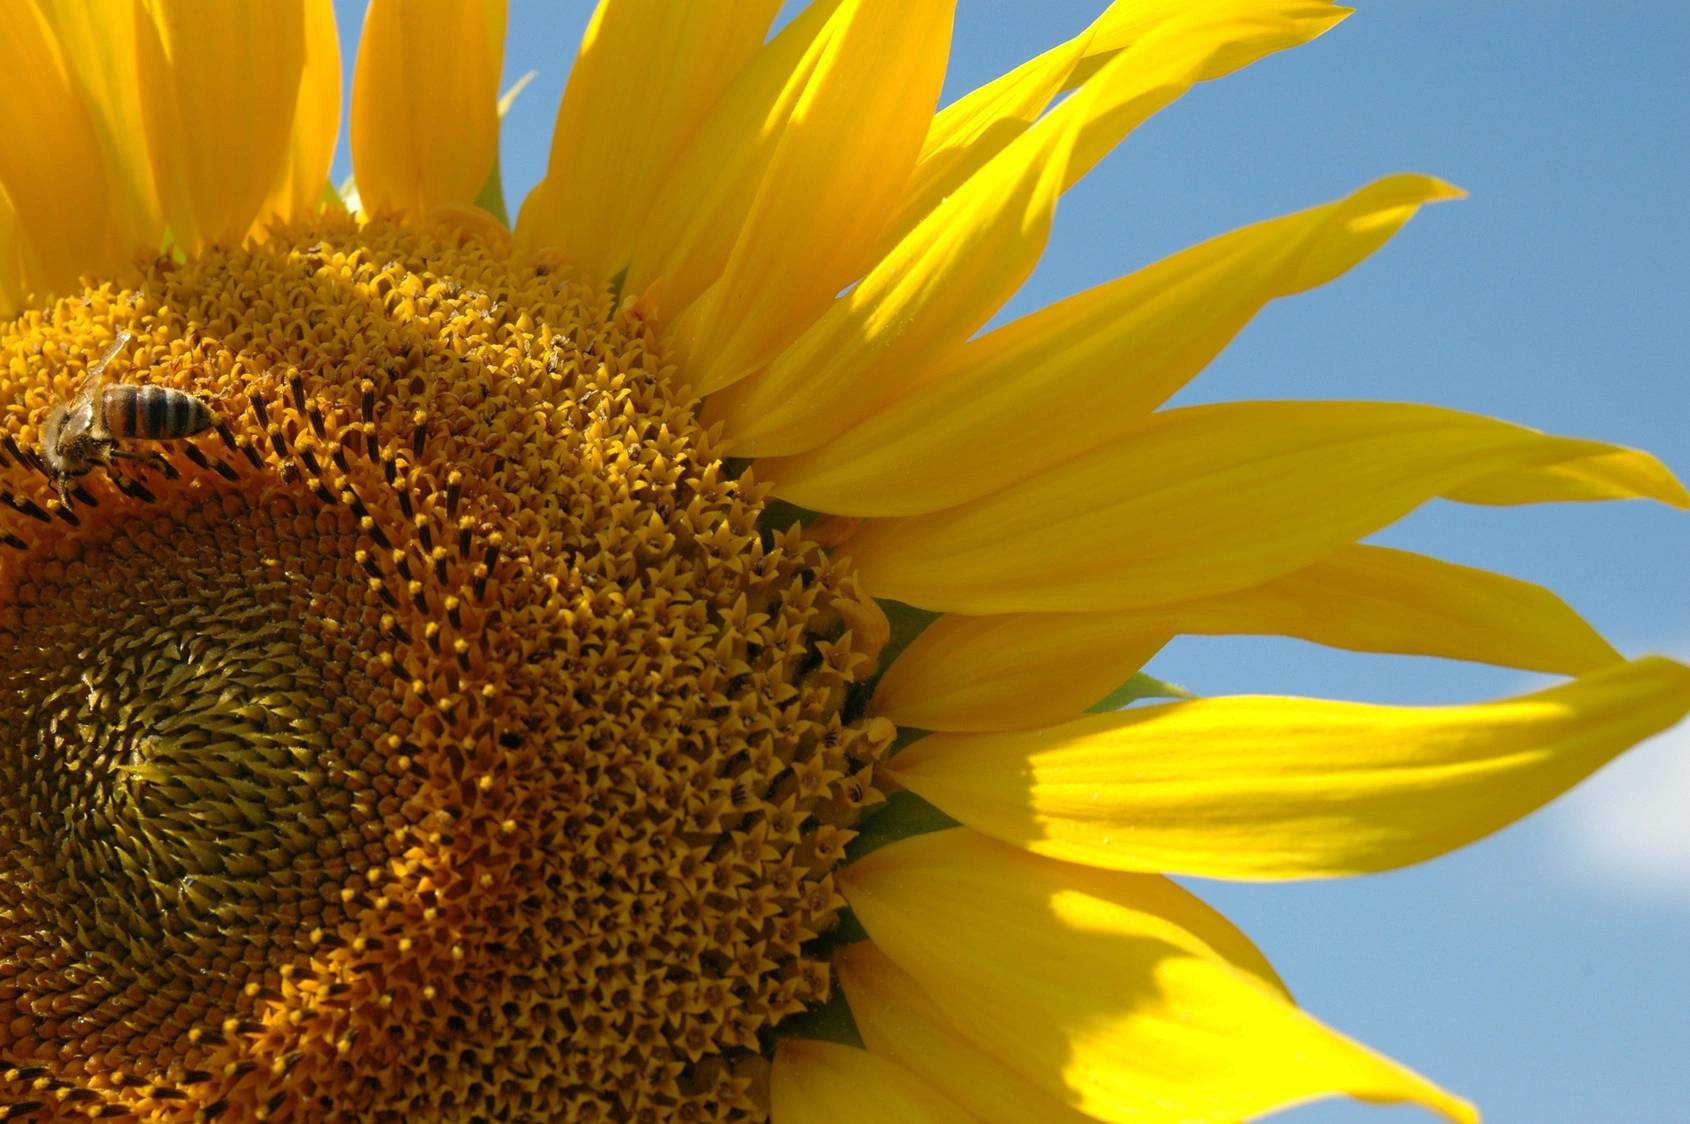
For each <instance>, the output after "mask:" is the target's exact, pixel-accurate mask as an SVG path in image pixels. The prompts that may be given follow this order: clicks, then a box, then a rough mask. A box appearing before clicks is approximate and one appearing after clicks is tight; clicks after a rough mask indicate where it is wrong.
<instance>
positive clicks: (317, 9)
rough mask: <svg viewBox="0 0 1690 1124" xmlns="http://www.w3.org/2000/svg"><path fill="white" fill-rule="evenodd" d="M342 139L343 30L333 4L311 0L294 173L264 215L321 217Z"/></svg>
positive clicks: (307, 12) (276, 192) (292, 165)
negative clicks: (337, 23) (319, 212)
mask: <svg viewBox="0 0 1690 1124" xmlns="http://www.w3.org/2000/svg"><path fill="white" fill-rule="evenodd" d="M339 136H340V32H339V30H338V29H337V28H336V27H335V19H334V4H333V2H332V0H306V5H305V69H304V71H303V72H302V73H301V74H300V78H299V102H298V105H297V106H295V108H294V115H293V130H292V144H291V149H290V151H289V154H288V173H287V176H286V178H285V179H284V181H283V182H282V183H280V184H279V185H277V187H276V189H275V190H274V191H272V192H271V194H270V198H269V199H268V200H266V201H265V204H264V206H263V208H262V212H263V214H265V215H267V216H268V215H275V216H279V217H280V218H282V219H284V220H291V219H298V218H303V217H305V216H307V215H310V214H313V213H315V211H316V210H317V206H318V203H319V202H320V201H321V199H322V196H323V186H324V185H325V184H327V183H328V182H329V165H330V164H332V163H333V162H334V148H335V141H336V140H337V139H338V138H339Z"/></svg>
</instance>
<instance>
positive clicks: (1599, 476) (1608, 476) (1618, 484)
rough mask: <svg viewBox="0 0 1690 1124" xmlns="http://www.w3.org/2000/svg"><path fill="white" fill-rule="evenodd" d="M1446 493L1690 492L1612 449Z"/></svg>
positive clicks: (1687, 500)
mask: <svg viewBox="0 0 1690 1124" xmlns="http://www.w3.org/2000/svg"><path fill="white" fill-rule="evenodd" d="M1446 495H1447V496H1448V497H1449V498H1450V499H1452V500H1460V501H1461V502H1462V503H1481V504H1496V505H1508V504H1520V503H1557V502H1562V503H1565V502H1574V503H1577V502H1589V501H1592V500H1631V499H1648V500H1659V501H1660V502H1661V503H1664V504H1667V505H1669V506H1671V507H1678V508H1690V492H1687V491H1685V489H1684V485H1683V484H1680V483H1679V482H1678V478H1677V477H1675V476H1673V474H1672V470H1671V469H1669V468H1667V466H1666V465H1664V464H1662V463H1661V462H1660V461H1658V460H1656V459H1655V458H1654V457H1652V456H1650V455H1649V454H1648V453H1644V452H1640V451H1638V450H1636V449H1616V450H1614V451H1612V452H1607V453H1603V454H1601V455H1598V456H1594V457H1586V458H1585V459H1583V460H1577V461H1569V462H1568V463H1566V464H1549V465H1538V466H1534V467H1531V468H1523V469H1514V470H1511V471H1508V472H1501V473H1497V474H1496V475H1493V476H1485V477H1481V478H1480V479H1478V480H1474V481H1471V482H1469V483H1466V484H1463V485H1462V486H1461V487H1459V488H1455V489H1452V490H1450V491H1449V492H1447V493H1446ZM830 510H831V509H830Z"/></svg>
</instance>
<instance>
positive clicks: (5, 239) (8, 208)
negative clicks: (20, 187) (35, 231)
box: [0, 184, 24, 316]
mask: <svg viewBox="0 0 1690 1124" xmlns="http://www.w3.org/2000/svg"><path fill="white" fill-rule="evenodd" d="M23 300H24V286H23V267H22V264H21V263H20V262H19V261H18V216H17V212H16V211H14V210H12V201H11V200H10V199H9V198H7V197H6V186H5V185H4V184H0V316H14V315H16V314H17V312H18V310H19V309H20V308H22V307H23Z"/></svg>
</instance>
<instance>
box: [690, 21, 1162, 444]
mask: <svg viewBox="0 0 1690 1124" xmlns="http://www.w3.org/2000/svg"><path fill="white" fill-rule="evenodd" d="M1129 54H1130V53H1129ZM1132 61H1133V60H1132V59H1131V58H1130V57H1129V55H1128V54H1123V55H1122V56H1121V57H1120V58H1118V59H1116V60H1115V61H1114V62H1113V63H1111V64H1110V65H1109V66H1108V67H1106V68H1105V69H1104V70H1103V71H1102V72H1100V73H1099V74H1098V76H1097V77H1096V78H1095V79H1093V80H1092V81H1091V82H1090V83H1088V84H1087V85H1086V86H1085V87H1084V88H1082V89H1081V90H1079V91H1077V92H1076V93H1075V94H1074V96H1072V97H1070V98H1069V99H1068V100H1067V101H1065V102H1063V103H1062V104H1061V105H1059V106H1058V107H1057V108H1055V109H1054V110H1052V111H1051V112H1050V113H1048V114H1046V115H1045V116H1044V117H1043V118H1042V119H1040V121H1039V122H1038V123H1037V124H1036V125H1034V126H1033V127H1032V128H1031V129H1028V130H1027V131H1026V132H1025V133H1023V134H1022V135H1021V136H1020V137H1018V138H1017V139H1016V140H1015V141H1014V142H1013V143H1012V144H1010V145H1009V146H1008V147H1006V148H1005V149H1004V150H1003V151H1002V152H1000V153H998V155H997V156H995V157H994V158H993V159H992V160H991V161H990V162H988V163H987V164H986V166H985V167H983V168H981V169H980V171H979V172H977V173H975V175H974V176H972V177H971V178H970V179H969V180H968V182H967V183H966V184H964V185H963V186H962V187H960V188H958V189H957V190H956V191H955V192H954V193H953V194H952V195H951V196H950V197H949V198H947V199H946V200H945V201H944V202H943V203H942V204H941V205H940V206H938V207H937V208H935V209H934V211H933V212H932V213H931V214H930V215H928V216H927V218H925V219H924V220H922V222H921V223H919V224H918V225H917V226H916V227H915V229H913V230H912V231H910V233H909V234H908V235H907V236H906V237H905V238H904V239H903V240H902V241H900V242H899V243H898V245H897V246H896V247H894V248H893V250H892V251H891V252H890V253H889V254H887V255H886V257H884V258H883V259H881V260H880V262H879V263H878V264H876V265H875V266H874V268H873V269H872V270H870V271H869V273H868V276H866V277H865V278H863V280H862V281H861V282H860V283H859V284H858V285H857V286H856V287H855V288H853V289H852V290H851V292H849V293H848V294H846V295H845V296H843V297H840V298H839V299H837V300H835V301H834V302H833V303H832V306H831V307H829V308H828V310H827V312H826V313H825V314H823V315H822V316H821V318H820V319H819V320H817V321H816V323H815V324H814V325H813V326H812V327H811V328H810V329H809V330H808V331H806V332H805V333H804V334H803V335H802V336H800V337H799V338H798V339H797V340H796V342H794V343H793V345H792V346H791V347H789V348H787V349H786V350H785V351H784V352H782V353H781V354H780V356H779V358H777V359H776V360H775V361H774V362H773V363H772V364H770V366H769V367H768V368H767V369H766V370H765V371H763V372H762V373H761V374H759V375H757V376H756V377H754V378H750V379H746V380H744V381H743V382H740V383H737V384H735V385H734V386H732V387H729V388H728V389H727V390H726V391H724V392H722V393H719V394H716V395H713V396H712V397H711V398H710V399H709V401H708V402H707V404H706V410H705V417H706V419H707V420H721V421H725V422H726V425H727V430H728V433H729V436H730V437H731V439H732V440H733V443H734V444H733V447H734V450H735V451H736V452H737V453H739V454H741V455H745V456H759V457H761V456H774V455H781V454H789V453H797V452H803V451H805V450H807V449H811V448H814V447H815V446H816V445H819V444H821V443H822V442H823V441H826V440H827V439H828V438H830V437H832V436H833V435H835V434H837V433H838V432H840V431H841V430H843V429H845V428H846V427H848V426H849V425H850V424H851V423H853V422H855V421H857V420H858V419H860V418H861V417H863V416H864V415H866V414H867V413H869V412H870V411H872V410H873V409H874V408H875V407H876V406H878V405H879V404H880V403H882V402H884V401H885V400H886V398H887V397H889V396H890V395H891V394H893V393H894V392H895V391H896V390H897V389H899V388H900V387H901V385H902V384H903V383H904V382H905V381H906V380H908V379H909V378H910V377H911V372H912V371H917V370H920V369H921V368H922V366H923V365H924V364H926V363H928V362H930V361H931V360H932V357H933V356H936V355H942V354H944V353H945V352H947V351H948V350H950V349H951V348H953V347H955V346H956V345H958V344H960V343H961V342H962V341H963V340H965V339H967V338H968V336H969V335H971V334H972V333H973V332H974V331H976V330H977V329H978V328H979V327H980V326H981V325H982V324H984V323H985V322H986V321H987V320H988V319H989V318H990V317H991V315H992V313H993V312H995V311H996V310H997V308H998V306H999V305H1001V304H1002V303H1003V302H1004V301H1005V300H1007V299H1008V298H1009V296H1010V295H1011V294H1012V293H1014V292H1015V290H1016V289H1018V288H1019V287H1020V286H1021V283H1022V282H1023V281H1024V280H1026V278H1027V275H1028V274H1030V273H1031V272H1032V271H1033V266H1034V265H1035V264H1037V262H1038V259H1039V255H1040V254H1041V253H1042V252H1043V250H1044V244H1045V241H1046V239H1047V238H1048V237H1049V234H1050V222H1051V216H1052V214H1053V213H1054V212H1055V208H1056V200H1057V197H1058V196H1059V195H1060V194H1061V192H1062V188H1063V186H1064V185H1065V184H1066V182H1067V176H1068V169H1069V165H1070V163H1071V162H1072V160H1073V158H1074V152H1075V146H1076V144H1077V143H1078V141H1079V139H1080V137H1081V135H1082V133H1083V132H1084V130H1085V129H1086V127H1087V125H1088V124H1090V123H1091V122H1093V121H1095V120H1097V119H1099V118H1104V117H1108V118H1110V119H1111V120H1119V114H1117V113H1116V112H1115V111H1116V110H1118V109H1119V108H1120V106H1121V104H1122V102H1123V99H1128V98H1130V95H1131V92H1132V91H1133V90H1134V88H1135V87H1134V83H1133V75H1132V71H1131V70H1130V66H1131V63H1132ZM1122 127H1123V131H1124V129H1125V127H1126V126H1125V124H1124V123H1123V125H1122Z"/></svg>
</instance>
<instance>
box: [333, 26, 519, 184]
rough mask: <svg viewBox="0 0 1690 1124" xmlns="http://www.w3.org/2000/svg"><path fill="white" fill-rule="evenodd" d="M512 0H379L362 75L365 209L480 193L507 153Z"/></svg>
mask: <svg viewBox="0 0 1690 1124" xmlns="http://www.w3.org/2000/svg"><path fill="white" fill-rule="evenodd" d="M504 55H505V5H504V2H503V0H371V2H370V7H369V10H368V12H367V14H366V15H365V17H364V30H363V34H362V38H361V39H360V40H359V43H358V68H357V72H356V74H355V75H354V77H353V80H352V170H353V173H354V174H355V175H356V176H357V179H358V194H359V196H360V197H361V198H362V199H363V202H364V208H365V210H367V211H369V212H371V213H372V214H374V213H380V212H386V211H397V212H400V213H403V214H408V215H420V214H423V213H424V212H426V211H428V210H430V209H432V208H435V207H441V206H447V205H452V204H464V203H469V202H471V201H473V200H474V199H475V197H476V193H477V192H478V191H480V190H481V185H482V183H483V182H484V181H485V180H486V179H487V175H488V173H489V172H490V171H491V170H492V168H493V161H494V160H496V159H497V158H498V154H499V105H498V103H499V71H500V67H501V66H502V65H503V63H504Z"/></svg>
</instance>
